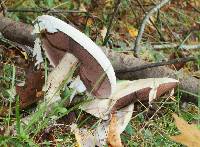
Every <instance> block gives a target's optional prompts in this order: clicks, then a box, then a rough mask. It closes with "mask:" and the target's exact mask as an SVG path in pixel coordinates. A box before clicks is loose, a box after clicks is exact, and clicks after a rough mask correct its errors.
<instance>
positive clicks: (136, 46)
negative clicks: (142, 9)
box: [134, 0, 170, 56]
mask: <svg viewBox="0 0 200 147" xmlns="http://www.w3.org/2000/svg"><path fill="white" fill-rule="evenodd" d="M169 1H170V0H163V1H161V2H160V3H158V4H157V5H156V6H155V7H154V8H152V9H151V10H150V11H149V12H148V13H147V14H146V15H145V17H144V19H143V21H142V24H141V27H140V30H139V33H138V36H137V37H136V41H135V46H134V51H135V56H138V52H139V44H140V41H141V40H142V35H143V32H144V29H145V26H146V24H147V22H148V20H149V18H150V17H151V15H152V14H153V13H154V12H157V11H158V10H159V9H160V8H161V7H163V6H164V5H165V4H167V3H168V2H169Z"/></svg>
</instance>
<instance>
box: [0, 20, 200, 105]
mask: <svg viewBox="0 0 200 147" xmlns="http://www.w3.org/2000/svg"><path fill="white" fill-rule="evenodd" d="M32 29H33V27H32V26H31V25H28V24H24V23H21V22H15V21H13V20H11V19H9V18H5V17H0V32H1V34H2V35H3V36H4V37H5V38H7V39H9V40H11V41H15V42H17V43H20V44H23V45H27V46H30V47H33V45H34V40H35V36H33V35H32V34H31V32H32ZM102 49H103V51H104V52H105V54H106V55H107V56H108V58H109V59H110V61H111V63H112V65H113V67H114V69H115V70H116V71H122V70H126V71H128V70H129V69H132V68H134V67H136V66H141V65H145V64H147V63H148V62H146V61H144V60H142V59H139V58H135V57H134V56H132V55H126V54H123V53H117V52H115V51H112V50H109V49H107V48H104V47H102ZM117 77H118V78H119V79H129V80H135V79H144V78H158V77H170V78H175V79H179V81H180V86H179V88H180V89H181V90H184V91H187V92H188V93H192V94H194V95H198V92H199V91H200V80H199V79H197V78H194V77H192V76H190V75H186V74H184V73H183V72H177V71H174V70H172V69H170V68H168V67H164V66H162V67H153V68H148V69H144V70H141V71H136V72H127V73H117ZM188 93H183V94H182V96H183V97H182V98H183V100H186V101H190V102H197V96H194V95H191V94H188Z"/></svg>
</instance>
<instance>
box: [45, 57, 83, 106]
mask: <svg viewBox="0 0 200 147" xmlns="http://www.w3.org/2000/svg"><path fill="white" fill-rule="evenodd" d="M78 62H79V61H78V59H77V58H76V57H75V56H74V55H72V54H70V53H66V54H65V55H64V57H63V58H62V60H61V61H60V63H59V64H58V65H57V66H56V67H55V68H54V69H53V71H52V72H51V73H50V74H49V76H48V79H47V84H46V85H45V89H46V91H47V93H46V95H45V101H46V102H47V104H48V105H50V104H52V103H55V102H57V101H59V100H60V99H61V98H60V95H59V91H60V86H62V82H63V81H64V80H66V79H67V80H69V79H70V78H71V76H72V74H73V72H74V70H75V68H76V66H77V64H78Z"/></svg>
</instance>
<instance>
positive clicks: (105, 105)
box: [81, 78, 178, 120]
mask: <svg viewBox="0 0 200 147" xmlns="http://www.w3.org/2000/svg"><path fill="white" fill-rule="evenodd" d="M177 84H178V81H177V80H175V79H171V78H149V79H140V80H135V81H128V80H124V81H118V82H117V85H116V89H115V90H114V92H113V94H112V95H111V96H110V97H109V98H107V99H98V98H96V99H94V100H92V101H91V102H88V103H86V104H84V105H83V106H81V107H82V109H83V110H84V111H86V112H87V113H90V114H92V115H93V116H96V117H98V118H101V119H103V120H106V119H109V117H110V114H111V113H113V112H115V111H117V110H120V109H121V108H124V107H126V106H128V105H130V104H132V103H134V102H136V101H145V100H146V101H147V100H149V102H151V101H152V100H153V99H155V98H158V97H160V96H161V95H163V94H165V93H167V92H169V91H172V90H173V89H174V88H175V87H176V86H177Z"/></svg>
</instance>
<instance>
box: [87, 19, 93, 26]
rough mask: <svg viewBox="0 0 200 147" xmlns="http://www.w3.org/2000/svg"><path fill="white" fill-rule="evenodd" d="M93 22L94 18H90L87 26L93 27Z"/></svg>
mask: <svg viewBox="0 0 200 147" xmlns="http://www.w3.org/2000/svg"><path fill="white" fill-rule="evenodd" d="M93 23H94V22H93V20H92V18H88V20H87V24H86V26H87V27H91V26H92V25H93Z"/></svg>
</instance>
